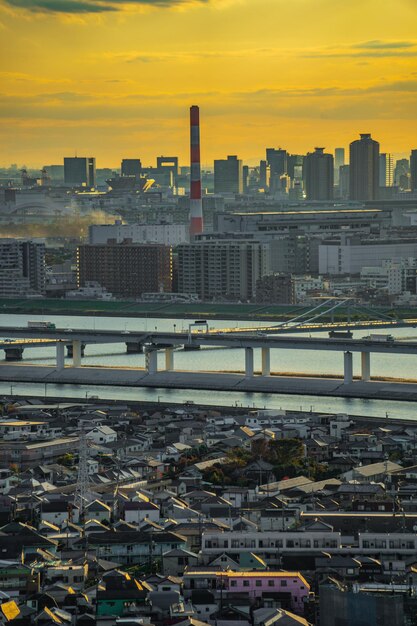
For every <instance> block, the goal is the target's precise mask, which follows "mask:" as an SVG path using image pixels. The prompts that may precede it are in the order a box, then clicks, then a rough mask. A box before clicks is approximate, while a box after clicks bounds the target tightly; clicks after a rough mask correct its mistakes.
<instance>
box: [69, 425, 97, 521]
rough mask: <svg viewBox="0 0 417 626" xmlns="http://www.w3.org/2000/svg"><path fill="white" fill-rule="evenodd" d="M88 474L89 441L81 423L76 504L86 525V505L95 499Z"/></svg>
mask: <svg viewBox="0 0 417 626" xmlns="http://www.w3.org/2000/svg"><path fill="white" fill-rule="evenodd" d="M89 482H90V481H89V476H88V443H87V439H86V436H85V430H84V424H82V425H81V431H80V445H79V450H78V478H77V484H76V487H75V493H74V506H76V507H78V510H79V516H80V522H81V523H82V526H83V528H84V525H85V507H86V505H87V504H89V502H92V500H93V499H94V497H93V494H92V493H91V491H90V487H89Z"/></svg>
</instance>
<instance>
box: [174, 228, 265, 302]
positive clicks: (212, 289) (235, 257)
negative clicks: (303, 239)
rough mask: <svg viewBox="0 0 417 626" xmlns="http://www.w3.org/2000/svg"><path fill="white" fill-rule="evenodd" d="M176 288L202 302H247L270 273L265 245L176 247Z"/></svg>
mask: <svg viewBox="0 0 417 626" xmlns="http://www.w3.org/2000/svg"><path fill="white" fill-rule="evenodd" d="M177 252H178V289H179V291H180V292H182V293H196V294H198V296H199V298H201V299H202V300H214V299H215V300H219V299H221V300H233V301H241V302H243V301H247V300H251V299H252V298H254V296H255V294H256V283H257V281H258V279H259V278H262V276H265V275H266V274H269V273H270V249H269V245H268V244H267V243H261V242H252V241H238V240H224V239H220V240H210V241H199V242H196V243H193V244H187V245H181V246H178V250H177Z"/></svg>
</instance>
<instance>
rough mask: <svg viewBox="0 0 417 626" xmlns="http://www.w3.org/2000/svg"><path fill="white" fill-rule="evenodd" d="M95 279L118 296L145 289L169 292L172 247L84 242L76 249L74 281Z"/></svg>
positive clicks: (136, 294) (82, 282)
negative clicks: (75, 276)
mask: <svg viewBox="0 0 417 626" xmlns="http://www.w3.org/2000/svg"><path fill="white" fill-rule="evenodd" d="M88 281H97V282H98V283H100V285H101V286H102V287H105V288H106V289H107V290H108V291H110V292H111V293H113V294H114V295H117V296H122V297H128V298H138V297H140V296H141V295H142V293H144V292H157V291H171V287H172V249H171V247H170V246H164V245H161V244H139V243H131V240H129V239H125V240H124V241H123V242H122V243H112V242H111V241H107V243H105V244H84V245H82V246H79V248H78V250H77V282H78V286H79V287H84V286H85V284H86V282H88Z"/></svg>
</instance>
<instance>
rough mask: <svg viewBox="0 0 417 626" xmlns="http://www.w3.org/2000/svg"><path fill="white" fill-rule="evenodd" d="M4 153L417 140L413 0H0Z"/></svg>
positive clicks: (29, 161) (102, 163)
mask: <svg viewBox="0 0 417 626" xmlns="http://www.w3.org/2000/svg"><path fill="white" fill-rule="evenodd" d="M0 41H1V44H0V45H1V47H2V50H1V85H2V90H1V91H2V96H1V100H0V106H1V114H2V122H3V123H2V125H1V131H0V132H1V137H0V146H1V158H0V164H1V165H8V164H10V163H18V164H20V165H21V164H23V163H24V164H26V165H28V166H31V167H40V166H42V165H44V164H51V163H58V164H59V163H62V158H63V156H64V155H66V156H71V155H73V154H75V152H77V153H78V155H79V156H89V155H92V156H95V157H96V159H97V167H106V166H108V167H112V166H118V165H119V164H120V160H121V158H124V157H140V158H141V159H142V163H143V164H144V165H150V164H153V163H154V162H155V159H156V156H157V155H159V154H164V155H171V154H177V155H178V156H179V157H180V160H181V163H182V164H185V165H186V164H187V162H188V108H189V106H190V105H192V104H198V105H200V108H201V117H202V161H203V163H204V164H211V163H212V161H213V159H214V158H224V157H225V156H226V154H238V155H239V157H240V158H242V159H244V161H245V162H246V163H255V162H256V161H259V159H260V158H264V154H265V148H266V147H278V146H282V147H284V148H286V149H287V150H288V151H290V152H295V153H297V152H301V153H302V152H307V151H309V150H312V149H313V148H314V146H317V145H318V146H326V148H327V150H333V149H334V148H335V147H337V146H344V147H347V146H348V144H349V142H350V141H352V140H353V139H355V138H356V137H357V136H358V133H359V132H372V134H373V136H374V138H375V139H377V140H378V141H380V143H381V150H382V151H387V152H393V153H394V154H395V155H396V156H397V157H399V156H408V155H409V152H410V149H411V148H417V0H395V2H392V1H388V0H343V1H342V0H128V1H124V0H0Z"/></svg>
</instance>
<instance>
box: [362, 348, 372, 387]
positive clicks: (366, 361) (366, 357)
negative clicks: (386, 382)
mask: <svg viewBox="0 0 417 626" xmlns="http://www.w3.org/2000/svg"><path fill="white" fill-rule="evenodd" d="M361 369H362V371H361V379H362V380H363V381H364V382H369V381H370V380H371V353H370V352H361Z"/></svg>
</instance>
